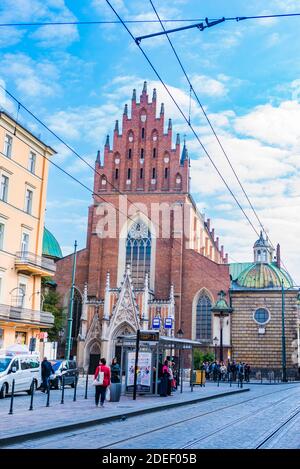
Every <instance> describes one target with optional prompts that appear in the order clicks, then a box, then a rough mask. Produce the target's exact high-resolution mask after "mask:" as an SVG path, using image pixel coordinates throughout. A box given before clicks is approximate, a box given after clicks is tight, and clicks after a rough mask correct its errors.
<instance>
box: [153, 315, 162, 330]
mask: <svg viewBox="0 0 300 469" xmlns="http://www.w3.org/2000/svg"><path fill="white" fill-rule="evenodd" d="M159 328H160V318H153V320H152V329H159Z"/></svg>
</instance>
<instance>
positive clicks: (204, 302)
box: [196, 294, 211, 340]
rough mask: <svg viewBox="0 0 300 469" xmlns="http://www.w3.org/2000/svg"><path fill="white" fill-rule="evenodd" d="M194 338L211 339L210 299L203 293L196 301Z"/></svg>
mask: <svg viewBox="0 0 300 469" xmlns="http://www.w3.org/2000/svg"><path fill="white" fill-rule="evenodd" d="M196 340H211V300H210V298H209V297H208V296H207V295H205V294H203V295H201V296H200V298H199V300H198V303H197V309H196Z"/></svg>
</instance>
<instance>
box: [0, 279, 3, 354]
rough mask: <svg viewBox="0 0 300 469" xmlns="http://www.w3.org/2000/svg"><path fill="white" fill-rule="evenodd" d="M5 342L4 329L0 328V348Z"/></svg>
mask: <svg viewBox="0 0 300 469" xmlns="http://www.w3.org/2000/svg"><path fill="white" fill-rule="evenodd" d="M0 281H1V279H0ZM3 344H4V329H0V349H1V348H2V347H3Z"/></svg>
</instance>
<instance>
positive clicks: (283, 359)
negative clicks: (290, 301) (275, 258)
mask: <svg viewBox="0 0 300 469" xmlns="http://www.w3.org/2000/svg"><path fill="white" fill-rule="evenodd" d="M294 288H299V292H298V295H297V354H298V367H299V353H300V345H299V340H300V339H299V311H300V287H299V285H293V286H292V287H287V288H284V281H283V280H281V363H282V381H283V382H284V383H286V382H287V374H286V346H285V290H292V289H294Z"/></svg>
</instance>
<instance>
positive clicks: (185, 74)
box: [149, 0, 288, 272]
mask: <svg viewBox="0 0 300 469" xmlns="http://www.w3.org/2000/svg"><path fill="white" fill-rule="evenodd" d="M149 2H150V4H151V6H152V8H153V11H154V13H155V14H156V16H157V19H158V21H159V22H160V25H161V27H162V29H163V30H164V32H165V35H166V37H167V39H168V42H169V44H170V46H171V48H172V50H173V52H174V55H175V57H176V59H177V61H178V63H179V65H180V68H181V70H182V72H183V74H184V76H185V78H186V80H187V82H188V84H189V88H190V100H191V92H193V94H194V96H195V98H196V101H197V102H198V104H199V106H200V108H201V111H202V112H203V114H204V116H205V119H206V121H207V123H208V125H209V127H210V129H211V131H212V133H213V134H214V136H215V138H216V140H217V142H218V144H219V146H220V148H221V150H222V153H223V154H224V156H225V158H226V160H227V162H228V164H229V166H230V168H231V170H232V172H233V174H234V176H235V178H236V180H237V182H238V184H239V186H240V188H241V189H242V191H243V193H244V195H245V197H246V199H247V201H248V203H249V206H250V207H251V209H252V211H253V213H254V215H255V217H256V219H257V221H258V223H259V225H260V227H261V229H262V231H263V232H264V233H265V235H266V236H267V238H268V240H269V242H270V244H271V247H272V248H273V249H274V250H275V247H274V245H273V243H272V241H271V239H270V237H269V236H268V233H267V231H266V229H265V227H264V225H263V224H262V221H261V220H260V218H259V216H258V214H257V212H256V210H255V208H254V206H253V204H252V202H251V200H250V198H249V196H248V194H247V192H246V190H245V188H244V186H243V184H242V182H241V180H240V178H239V176H238V174H237V172H236V171H235V169H234V167H233V165H232V163H231V160H230V158H229V156H228V155H227V152H226V151H225V148H224V147H223V144H222V142H221V140H220V138H219V137H218V135H217V133H216V131H215V129H214V127H213V125H212V123H211V120H210V119H209V117H208V115H207V113H206V111H205V109H204V107H203V105H202V103H201V101H200V99H199V96H198V94H197V92H196V91H195V89H194V87H193V85H192V83H191V80H190V78H189V76H188V74H187V71H186V70H185V67H184V66H183V63H182V60H181V59H180V57H179V55H178V53H177V52H176V49H175V46H174V44H173V42H172V41H171V39H170V37H169V34H168V32H167V31H166V29H165V27H164V25H163V22H162V20H161V18H160V16H159V13H158V11H157V10H156V8H155V5H154V4H153V1H152V0H149ZM189 106H191V103H190V105H189ZM190 112H191V111H190V108H189V122H190ZM282 264H283V266H284V268H285V270H286V271H287V272H288V270H287V268H286V267H285V265H284V263H283V261H282Z"/></svg>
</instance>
